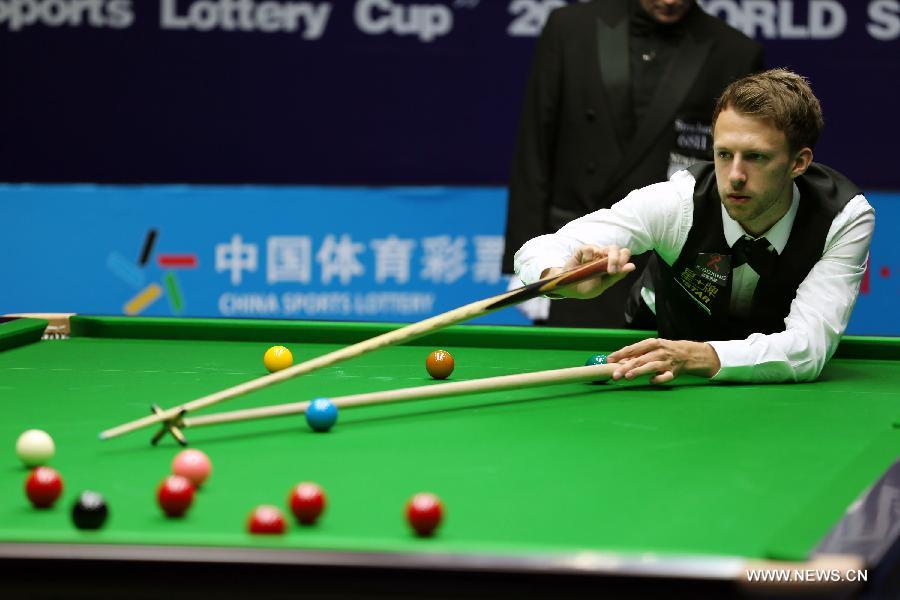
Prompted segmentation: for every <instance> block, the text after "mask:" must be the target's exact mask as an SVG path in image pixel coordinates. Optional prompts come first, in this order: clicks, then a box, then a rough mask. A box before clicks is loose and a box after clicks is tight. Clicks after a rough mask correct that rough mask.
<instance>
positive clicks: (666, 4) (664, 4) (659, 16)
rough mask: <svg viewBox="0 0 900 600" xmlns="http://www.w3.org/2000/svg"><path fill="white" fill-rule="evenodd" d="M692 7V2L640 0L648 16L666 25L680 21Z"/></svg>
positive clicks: (684, 0)
mask: <svg viewBox="0 0 900 600" xmlns="http://www.w3.org/2000/svg"><path fill="white" fill-rule="evenodd" d="M693 5H694V0H641V7H642V8H643V9H644V10H645V11H646V12H647V14H648V15H650V16H651V17H653V19H654V20H656V21H659V22H660V23H664V24H667V25H668V24H670V23H677V22H678V21H680V20H681V19H682V18H683V17H684V15H686V14H687V11H688V10H690V8H691V6H693Z"/></svg>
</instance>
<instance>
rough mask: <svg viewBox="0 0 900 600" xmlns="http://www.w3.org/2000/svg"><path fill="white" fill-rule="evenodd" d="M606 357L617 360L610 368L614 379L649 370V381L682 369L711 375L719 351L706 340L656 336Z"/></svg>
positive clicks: (663, 379)
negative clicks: (668, 338)
mask: <svg viewBox="0 0 900 600" xmlns="http://www.w3.org/2000/svg"><path fill="white" fill-rule="evenodd" d="M607 361H609V362H610V363H618V364H619V366H618V367H617V368H616V370H615V371H613V375H612V378H613V380H614V381H616V380H619V379H622V378H624V379H629V380H630V379H634V378H635V377H639V376H640V375H648V374H650V375H652V376H651V377H650V383H666V382H669V381H672V380H673V379H675V378H676V377H678V376H679V375H681V374H682V373H687V374H689V375H697V376H700V377H712V376H713V375H715V374H716V373H718V372H719V368H720V366H721V365H720V363H719V355H718V354H716V351H715V349H713V347H712V346H710V345H709V344H707V343H704V342H689V341H686V340H664V339H658V338H653V339H649V340H643V341H640V342H638V343H636V344H632V345H630V346H625V347H624V348H622V349H620V350H616V351H615V352H613V353H612V354H610V355H609V356H608V357H607Z"/></svg>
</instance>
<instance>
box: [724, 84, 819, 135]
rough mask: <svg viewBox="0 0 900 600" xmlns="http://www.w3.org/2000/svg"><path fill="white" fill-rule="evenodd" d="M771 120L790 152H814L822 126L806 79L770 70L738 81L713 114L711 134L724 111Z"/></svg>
mask: <svg viewBox="0 0 900 600" xmlns="http://www.w3.org/2000/svg"><path fill="white" fill-rule="evenodd" d="M727 108H731V109H733V110H735V111H736V112H739V113H741V114H742V115H746V116H748V117H757V118H761V119H771V120H772V121H773V122H774V123H775V126H776V127H777V128H778V129H780V130H781V131H783V132H784V134H785V137H787V142H788V146H789V147H790V149H791V152H796V151H797V150H800V149H801V148H805V147H806V148H813V147H814V146H815V144H816V142H817V141H818V139H819V135H820V134H821V133H822V127H824V125H825V122H824V120H823V119H822V107H821V106H820V105H819V99H818V98H816V95H815V94H813V91H812V88H810V87H809V82H808V81H807V80H806V78H805V77H803V76H801V75H797V74H796V73H793V72H791V71H789V70H787V69H770V70H768V71H763V72H762V73H756V74H755V75H748V76H746V77H743V78H741V79H738V80H737V81H735V82H734V83H732V84H731V85H729V86H728V87H727V88H725V91H724V92H722V96H721V97H720V98H719V101H718V102H717V103H716V109H715V110H714V111H713V119H712V123H713V131H715V127H716V119H718V118H719V113H721V112H722V111H723V110H725V109H727Z"/></svg>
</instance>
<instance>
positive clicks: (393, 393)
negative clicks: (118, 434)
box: [177, 364, 619, 427]
mask: <svg viewBox="0 0 900 600" xmlns="http://www.w3.org/2000/svg"><path fill="white" fill-rule="evenodd" d="M618 366H619V365H617V364H602V365H589V366H585V367H569V368H566V369H552V370H549V371H535V372H532V373H518V374H515V375H501V376H499V377H487V378H484V379H470V380H468V381H454V382H452V383H441V384H435V385H421V386H417V387H409V388H401V389H399V390H385V391H383V392H368V393H365V394H351V395H349V396H339V397H336V398H329V400H330V401H331V403H332V404H334V405H335V406H336V407H338V408H347V407H350V406H368V405H372V404H388V403H391V402H408V401H410V400H423V399H425V398H439V397H442V396H458V395H461V394H475V393H479V392H495V391H499V390H511V389H516V388H523V387H538V386H542V385H556V384H560V383H574V382H577V381H606V380H607V379H609V378H610V377H611V376H612V373H613V371H615V369H616V367H618ZM309 405H310V401H308V400H307V401H304V402H291V403H288V404H277V405H273V406H262V407H259V408H248V409H244V410H234V411H230V412H222V413H216V414H212V415H203V416H199V417H188V418H186V419H183V420H182V421H179V422H178V423H177V425H178V426H179V427H200V426H203V425H217V424H220V423H232V422H235V421H249V420H252V419H264V418H268V417H282V416H287V415H296V414H302V413H305V412H306V409H307V407H308V406H309Z"/></svg>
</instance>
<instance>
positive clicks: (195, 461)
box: [172, 449, 212, 487]
mask: <svg viewBox="0 0 900 600" xmlns="http://www.w3.org/2000/svg"><path fill="white" fill-rule="evenodd" d="M172 473H174V474H175V475H181V476H182V477H185V478H187V479H189V480H190V481H191V483H193V484H194V486H195V487H200V486H201V485H203V482H204V481H206V480H207V478H209V476H210V474H211V473H212V463H211V462H210V460H209V457H208V456H206V454H204V453H203V452H201V451H200V450H194V449H189V450H182V451H181V452H179V453H178V455H177V456H176V457H175V460H173V461H172Z"/></svg>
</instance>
